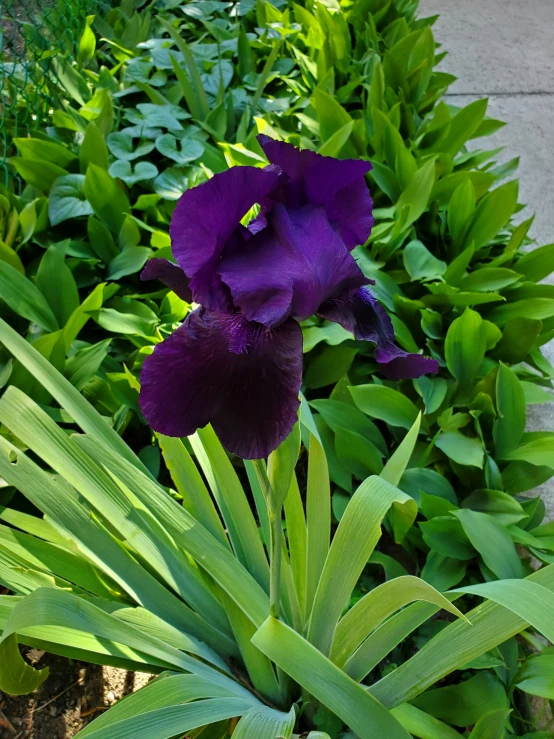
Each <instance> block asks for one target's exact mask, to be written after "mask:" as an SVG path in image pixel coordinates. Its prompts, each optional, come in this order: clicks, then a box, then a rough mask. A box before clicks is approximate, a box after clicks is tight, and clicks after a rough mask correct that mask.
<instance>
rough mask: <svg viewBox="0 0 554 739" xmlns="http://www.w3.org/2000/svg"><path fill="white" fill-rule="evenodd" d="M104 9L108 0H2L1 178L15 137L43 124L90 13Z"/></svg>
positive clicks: (5, 181) (4, 179) (2, 180)
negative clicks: (105, 0) (58, 83)
mask: <svg viewBox="0 0 554 739" xmlns="http://www.w3.org/2000/svg"><path fill="white" fill-rule="evenodd" d="M105 9H106V3H105V2H104V1H103V0H0V183H3V184H8V179H9V172H8V167H7V163H6V158H7V157H8V156H9V154H10V142H11V139H12V138H14V137H16V136H25V135H26V134H28V133H29V132H30V131H31V130H33V129H37V128H40V127H42V126H44V124H45V123H46V121H47V120H48V115H49V111H50V110H51V109H52V107H54V105H55V104H56V98H57V82H58V81H59V79H60V78H61V77H63V76H64V75H65V74H66V70H67V67H68V66H69V65H68V62H69V61H71V60H72V59H73V58H74V57H75V56H76V53H77V46H78V43H79V38H80V35H81V33H82V31H83V29H84V27H85V21H86V17H87V15H94V14H95V13H97V12H98V11H99V10H105Z"/></svg>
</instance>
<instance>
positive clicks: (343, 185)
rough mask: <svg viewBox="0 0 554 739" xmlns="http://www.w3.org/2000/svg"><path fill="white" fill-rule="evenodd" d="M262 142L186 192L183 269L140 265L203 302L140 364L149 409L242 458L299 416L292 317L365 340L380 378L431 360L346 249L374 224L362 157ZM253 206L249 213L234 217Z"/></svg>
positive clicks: (163, 423)
mask: <svg viewBox="0 0 554 739" xmlns="http://www.w3.org/2000/svg"><path fill="white" fill-rule="evenodd" d="M258 140H259V141H260V144H261V146H262V147H263V149H264V152H265V154H266V156H267V158H268V160H269V161H270V162H271V164H270V165H269V166H267V167H265V168H264V169H259V168H256V167H233V168H231V169H229V170H227V171H226V172H222V173H221V174H217V175H215V176H214V177H213V178H212V179H211V180H209V181H208V182H205V183H204V184H202V185H199V186H198V187H194V188H192V189H190V190H187V191H186V192H185V193H184V194H183V196H182V197H181V199H180V200H179V202H178V204H177V207H176V209H175V212H174V214H173V218H172V221H171V227H170V235H171V242H172V248H173V254H174V256H175V259H176V260H177V263H178V266H177V265H175V264H172V263H171V262H169V261H167V260H165V259H151V260H150V261H149V262H148V263H147V265H146V267H145V269H144V271H143V273H142V275H141V277H142V279H143V280H149V279H154V278H157V279H159V280H161V281H162V282H164V283H165V284H166V285H168V287H170V288H171V289H172V290H174V291H175V292H176V293H177V295H179V296H180V297H182V298H183V299H184V300H187V301H189V302H190V301H192V300H194V302H196V303H199V304H200V306H201V307H199V308H197V309H196V310H195V311H193V312H192V313H190V314H189V315H188V317H187V318H186V320H185V321H184V322H183V324H182V325H181V326H180V327H179V328H178V329H177V330H176V331H175V332H174V333H173V334H171V335H170V336H169V337H168V338H167V339H165V341H163V342H161V343H160V344H158V345H157V346H156V347H155V349H154V352H153V354H152V355H151V356H149V357H148V358H147V359H146V361H145V362H144V367H143V369H142V374H141V383H142V388H141V392H140V404H141V408H142V411H143V413H144V416H145V417H146V419H147V421H148V422H149V424H150V425H151V427H152V428H153V429H154V430H155V431H158V432H160V433H162V434H165V435H167V436H188V435H190V434H192V433H194V432H195V431H196V429H198V428H201V427H203V426H205V425H206V424H208V423H211V424H212V426H213V428H214V430H215V432H216V433H217V434H218V436H219V438H220V439H221V441H222V443H223V444H224V445H225V446H226V447H227V449H229V451H231V452H234V453H235V454H238V455H240V456H241V457H243V458H245V459H256V458H263V457H266V456H267V455H268V454H269V453H270V452H271V451H272V450H273V449H275V448H276V447H277V446H278V445H279V444H280V442H281V441H282V440H283V439H284V438H285V437H286V436H287V434H288V433H289V432H290V431H291V429H292V427H293V426H294V424H295V422H296V420H297V412H298V406H299V391H300V385H301V382H302V331H301V329H300V325H299V323H298V322H299V321H302V320H304V319H306V318H308V317H309V316H311V315H313V314H314V313H315V314H317V315H318V316H321V317H322V318H327V319H329V320H331V321H336V322H337V323H340V325H341V326H343V327H344V328H346V329H347V330H348V331H351V332H352V333H353V334H354V336H355V337H356V339H362V340H366V341H371V342H373V343H374V344H375V359H376V360H377V362H378V363H379V364H380V365H381V368H382V371H383V374H384V375H385V376H386V377H388V378H391V379H400V378H413V377H419V376H421V375H423V374H425V373H429V372H436V371H437V370H438V364H437V362H435V361H434V360H432V359H426V358H425V357H422V356H421V355H419V354H408V353H407V352H405V351H403V350H402V349H400V348H399V347H397V346H396V344H395V343H394V331H393V327H392V323H391V320H390V318H389V316H388V315H387V313H386V312H385V310H384V309H383V307H382V306H381V305H380V304H379V303H378V302H377V300H376V299H375V298H374V296H373V295H372V294H371V292H370V290H369V288H368V287H367V285H368V284H370V282H371V281H370V280H368V279H367V278H366V277H365V276H364V274H363V273H362V271H361V270H360V268H359V267H358V265H357V263H356V261H355V259H354V258H353V257H352V255H351V253H350V252H351V250H352V249H353V248H354V247H355V246H357V245H358V244H363V243H364V242H365V241H366V240H367V238H368V236H369V234H370V232H371V227H372V225H373V216H372V201H371V197H370V195H369V191H368V189H367V185H366V182H365V179H364V175H365V174H366V173H367V172H369V170H370V169H371V164H369V162H367V161H362V160H355V159H345V160H338V159H333V158H331V157H324V156H321V155H319V154H316V153H314V152H312V151H307V150H305V151H299V150H298V149H296V148H295V147H294V146H292V145H290V144H285V143H282V142H279V141H274V140H273V139H270V138H268V137H267V136H260V137H259V139H258ZM256 204H257V205H259V206H260V210H259V213H258V215H257V216H256V217H255V218H253V219H252V220H251V221H250V222H249V223H248V224H247V225H246V226H244V225H242V224H241V219H242V218H243V217H244V216H245V215H246V214H247V213H248V212H249V211H250V210H251V209H252V207H253V206H254V205H256Z"/></svg>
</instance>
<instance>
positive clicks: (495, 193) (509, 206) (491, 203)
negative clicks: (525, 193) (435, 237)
mask: <svg viewBox="0 0 554 739" xmlns="http://www.w3.org/2000/svg"><path fill="white" fill-rule="evenodd" d="M517 194H518V181H517V180H512V181H511V182H506V184H504V185H500V187H497V188H496V189H495V190H491V192H489V193H488V194H487V195H485V197H484V198H483V199H482V200H481V201H480V202H479V204H478V206H477V208H476V209H475V214H474V216H473V219H472V222H471V226H470V227H469V229H468V231H467V233H466V236H465V238H464V244H465V246H466V247H468V246H469V245H470V244H473V245H474V248H475V251H477V250H478V249H481V248H482V247H483V246H485V244H488V243H489V242H490V241H492V240H493V239H494V237H495V236H496V235H497V234H498V232H499V231H500V230H501V229H502V228H503V227H504V226H505V225H506V224H507V223H508V221H509V219H510V218H511V216H512V215H513V213H514V211H515V208H516V205H517Z"/></svg>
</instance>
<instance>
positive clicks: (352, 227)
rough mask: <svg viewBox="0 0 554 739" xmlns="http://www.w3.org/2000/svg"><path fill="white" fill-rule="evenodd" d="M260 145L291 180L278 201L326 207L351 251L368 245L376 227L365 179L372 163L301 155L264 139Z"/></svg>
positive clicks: (294, 150)
mask: <svg viewBox="0 0 554 739" xmlns="http://www.w3.org/2000/svg"><path fill="white" fill-rule="evenodd" d="M258 141H259V142H260V145H261V146H262V148H263V150H264V153H265V155H266V156H267V158H268V159H269V161H270V162H271V163H272V164H276V165H278V166H279V167H280V168H281V169H282V170H283V172H284V173H285V174H286V175H287V176H288V180H287V181H286V184H285V185H284V186H283V187H282V188H281V189H280V190H279V193H280V194H279V195H278V196H275V197H279V198H280V201H281V202H282V203H283V204H284V205H286V206H287V207H288V208H300V207H302V206H304V205H322V206H323V207H324V208H325V210H326V211H327V215H328V217H329V220H330V221H331V224H332V225H333V227H334V228H336V229H337V231H338V232H339V233H340V235H341V237H342V240H343V241H344V243H345V244H346V246H347V247H348V248H349V249H353V248H354V247H355V246H358V244H363V243H365V241H367V239H368V237H369V234H370V233H371V228H372V226H373V215H372V208H373V203H372V200H371V197H370V194H369V190H368V188H367V184H366V182H365V179H364V175H365V174H367V172H369V170H370V169H371V164H370V163H369V162H367V161H365V160H362V159H334V158H333V157H324V156H322V155H321V154H316V153H315V152H313V151H309V150H308V149H304V150H303V151H300V150H299V149H297V148H295V147H294V146H292V144H286V143H284V142H282V141H275V140H274V139H271V138H269V136H264V135H261V136H258ZM282 179H283V181H284V178H282Z"/></svg>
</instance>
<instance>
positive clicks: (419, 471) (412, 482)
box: [398, 467, 458, 505]
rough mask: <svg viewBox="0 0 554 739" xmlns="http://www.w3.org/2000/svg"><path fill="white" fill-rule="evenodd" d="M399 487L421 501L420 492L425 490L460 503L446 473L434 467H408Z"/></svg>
mask: <svg viewBox="0 0 554 739" xmlns="http://www.w3.org/2000/svg"><path fill="white" fill-rule="evenodd" d="M398 487H399V488H400V489H401V490H403V491H404V492H405V493H408V495H411V496H412V498H414V499H415V500H416V502H418V503H419V498H420V493H421V492H425V493H428V494H429V495H438V496H439V497H440V498H445V499H446V500H449V501H450V502H451V503H454V505H457V504H458V499H457V498H456V493H455V492H454V488H453V487H452V485H451V484H450V482H449V481H448V480H447V478H446V477H444V475H440V474H439V473H438V472H436V471H435V470H432V469H426V468H424V467H410V468H409V469H407V470H406V471H405V472H404V473H403V475H402V477H401V478H400V481H399V483H398Z"/></svg>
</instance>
